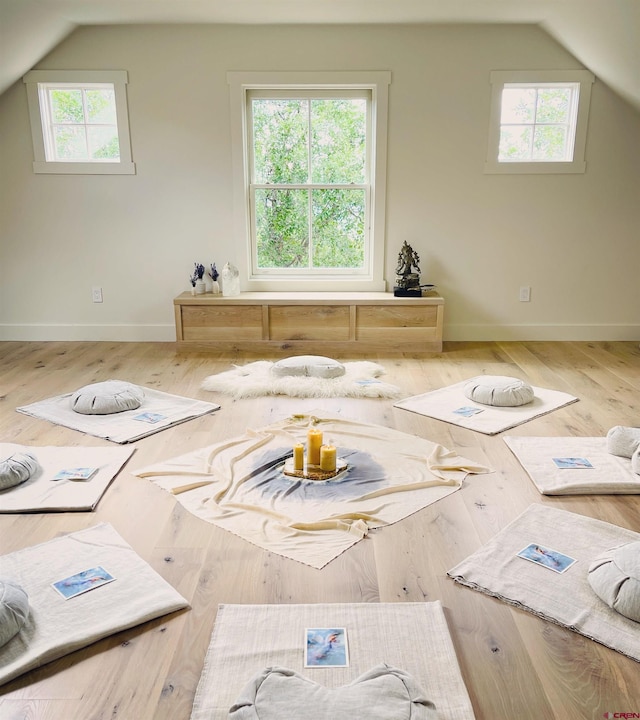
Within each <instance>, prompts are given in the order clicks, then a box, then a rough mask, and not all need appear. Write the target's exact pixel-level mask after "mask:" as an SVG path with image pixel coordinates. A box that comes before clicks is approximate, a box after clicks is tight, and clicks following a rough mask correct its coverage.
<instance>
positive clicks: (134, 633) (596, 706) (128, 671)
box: [0, 342, 640, 720]
mask: <svg viewBox="0 0 640 720" xmlns="http://www.w3.org/2000/svg"><path fill="white" fill-rule="evenodd" d="M257 359H264V358H259V357H256V356H251V355H247V354H245V355H243V356H241V357H240V356H233V355H223V354H220V353H215V354H213V353H209V354H205V353H188V354H187V353H184V354H178V353H177V352H176V348H175V346H174V345H173V344H169V343H167V344H162V343H107V342H105V343H64V342H50V343H21V342H15V343H10V342H5V343H0V439H1V440H2V441H3V442H16V443H23V444H25V445H87V446H90V445H105V444H107V445H108V444H109V443H107V441H103V440H100V439H98V438H93V437H90V436H85V435H83V434H81V433H78V432H75V431H73V430H70V429H66V428H62V427H58V426H54V425H52V424H50V423H48V422H46V421H42V420H37V419H34V418H30V417H28V416H25V415H22V414H20V413H17V412H15V407H17V406H20V405H24V404H28V403H30V402H35V401H36V400H40V399H43V398H46V397H51V396H53V395H58V394H61V393H63V392H71V391H73V390H75V389H76V388H78V387H80V386H82V385H85V384H87V383H91V382H97V381H101V380H107V379H121V380H128V381H130V382H133V383H137V384H140V385H143V386H147V387H153V388H156V389H159V390H163V391H166V392H170V393H175V394H180V395H185V396H190V397H194V398H199V399H202V400H212V401H215V402H219V403H220V404H221V406H222V408H221V409H220V410H219V411H218V412H216V413H214V414H212V415H208V416H205V417H202V418H199V419H196V420H192V421H190V422H187V423H184V424H182V425H178V426H177V427H174V428H172V429H169V430H165V431H163V432H160V433H157V434H155V435H153V436H151V437H149V438H145V439H143V440H140V441H138V442H137V443H135V447H136V451H135V453H134V454H133V457H132V458H131V460H130V461H129V463H128V465H127V466H126V467H125V469H124V470H123V471H122V472H121V473H120V474H119V475H118V477H117V478H116V479H115V481H114V482H113V484H112V485H111V487H110V488H109V489H108V490H107V492H106V494H105V495H104V497H103V498H102V500H101V501H100V503H99V505H98V506H97V508H96V510H95V511H94V512H91V513H51V514H32V515H27V514H25V515H2V516H0V552H2V553H7V552H11V551H13V550H17V549H20V548H23V547H27V546H30V545H34V544H36V543H39V542H44V541H46V540H49V539H51V538H53V537H55V536H56V535H59V534H61V533H66V532H70V531H74V530H79V529H81V528H85V527H89V526H91V525H94V524H96V523H97V522H101V521H106V522H109V523H111V524H112V525H113V526H114V528H115V529H116V530H117V531H118V532H119V533H120V534H121V535H122V536H123V537H124V538H125V540H127V542H128V543H129V544H130V545H131V546H132V547H133V548H134V549H135V550H136V551H137V552H138V554H139V555H141V556H142V557H143V558H144V559H145V560H146V561H147V562H148V563H150V565H151V566H152V567H153V568H155V569H156V570H157V571H158V572H159V573H160V574H161V575H162V576H163V577H164V578H165V579H166V580H167V581H168V582H170V583H171V584H172V585H173V586H174V587H175V588H176V589H177V590H178V591H179V592H180V593H182V594H183V595H184V596H185V597H186V598H187V599H188V600H189V602H190V603H191V609H190V610H188V611H183V612H179V613H175V614H173V615H169V616H165V617H163V618H161V619H158V620H156V621H152V622H149V623H146V624H145V625H142V626H139V627H137V628H135V629H133V630H129V631H126V632H121V633H119V634H117V635H114V636H112V637H109V638H107V639H104V640H102V641H100V642H98V643H95V644H94V645H92V646H91V647H89V648H87V649H85V650H81V651H78V652H75V653H72V654H70V655H68V656H66V657H64V658H62V659H60V660H58V661H56V662H53V663H50V664H49V665H47V666H45V667H42V668H40V669H39V670H36V671H33V672H31V673H28V674H26V675H24V676H22V677H21V678H18V679H16V680H14V681H13V682H11V683H9V684H7V685H5V686H4V687H2V688H0V718H2V720H18V718H19V719H20V720H22V719H27V718H28V719H30V720H32V719H36V720H107V719H108V718H109V719H111V720H114V719H115V720H187V719H188V718H189V715H190V712H191V706H192V702H193V698H194V692H195V689H196V686H197V682H198V678H199V675H200V672H201V668H202V663H203V658H204V654H205V651H206V648H207V646H208V643H209V639H210V634H211V630H212V627H213V623H214V620H215V616H216V608H217V606H218V604H219V603H300V602H303V603H307V602H310V603H315V602H318V603H328V602H399V603H401V602H423V601H424V602H428V601H433V600H441V601H442V603H443V605H444V607H445V612H446V617H447V621H448V623H449V628H450V631H451V636H452V639H453V642H454V645H455V648H456V651H457V654H458V659H459V662H460V666H461V669H462V673H463V676H464V679H465V682H466V685H467V688H468V691H469V694H470V697H471V700H472V703H473V707H474V710H475V713H476V717H477V718H478V720H511V718H514V719H515V718H518V719H519V720H529V719H531V720H534V719H535V720H546V719H549V720H551V719H552V718H555V719H557V720H574V719H575V720H582V719H583V718H594V719H595V718H602V717H603V716H604V715H605V713H606V712H610V713H614V712H618V713H623V712H627V713H631V712H635V713H640V664H639V663H637V662H634V661H633V660H630V659H628V658H626V657H624V656H622V655H620V654H619V653H616V652H614V651H612V650H609V649H607V648H605V647H602V646H600V645H598V644H597V643H595V642H592V641H590V640H587V639H586V638H584V637H582V636H580V635H578V634H575V633H572V632H570V631H568V630H565V629H563V628H561V627H558V626H556V625H553V624H549V623H547V622H544V621H543V620H540V619H539V618H537V617H534V616H533V615H531V614H529V613H526V612H522V611H519V610H516V609H514V608H511V607H510V606H508V605H506V604H504V603H502V602H500V601H498V600H495V599H492V598H489V597H486V596H484V595H482V594H480V593H477V592H474V591H472V590H469V589H467V588H464V587H461V586H458V585H457V584H455V583H454V582H453V581H452V580H450V579H449V578H448V577H447V576H446V571H447V570H448V569H450V568H452V567H453V566H454V565H456V564H457V563H458V562H460V561H461V560H462V559H464V558H465V557H466V556H467V555H469V554H470V553H471V552H473V551H474V550H475V549H476V548H478V547H479V546H480V545H481V544H483V543H484V542H486V541H487V540H489V539H490V538H491V537H492V536H493V535H494V534H495V533H496V532H498V531H499V530H500V529H502V528H503V527H504V526H505V525H506V524H507V523H509V522H510V521H511V520H513V519H514V518H515V517H516V516H517V515H519V514H520V513H521V512H522V511H523V510H525V509H526V508H527V506H528V505H529V504H531V503H543V504H546V505H549V506H553V507H557V508H562V509H564V510H569V511H573V512H577V513H581V514H583V515H588V516H590V517H594V518H598V519H600V520H605V521H607V522H610V523H614V524H617V525H620V526H623V527H626V528H630V529H632V530H635V531H640V497H637V496H624V495H623V496H577V497H556V498H551V497H549V498H546V497H543V496H541V495H540V494H539V493H538V491H537V490H536V489H535V487H534V485H533V484H532V483H531V481H530V480H529V479H528V477H527V475H526V474H525V472H524V470H523V469H522V468H521V466H520V465H519V463H518V462H517V461H516V460H515V458H514V456H513V455H512V454H511V452H510V451H509V449H508V448H507V446H506V445H505V443H504V442H503V440H502V438H501V436H500V435H497V436H493V437H490V436H486V435H482V434H480V433H475V432H472V431H469V430H464V429H460V428H457V427H455V426H453V425H449V424H446V423H443V422H439V421H437V420H432V419H429V418H425V417H422V416H419V415H415V414H413V413H409V412H406V411H403V410H399V409H394V408H393V406H392V405H393V402H392V401H390V400H345V399H339V400H314V401H307V400H301V399H292V398H286V397H277V398H258V399H255V400H241V401H236V402H234V401H231V400H230V399H228V398H227V397H226V396H223V395H216V394H213V393H209V392H205V391H203V390H201V389H200V383H201V382H202V380H203V379H204V378H205V377H206V376H207V375H211V374H214V373H217V372H221V371H223V370H227V369H229V368H230V367H231V365H232V364H233V363H239V364H242V363H244V362H250V361H253V360H257ZM341 359H343V360H356V359H362V358H360V357H357V356H350V357H344V358H341ZM368 359H373V360H376V361H378V362H380V363H381V364H382V365H384V367H385V369H386V375H385V380H387V381H388V382H390V383H393V384H396V385H398V386H400V388H401V389H402V392H403V395H404V396H410V395H415V394H418V393H421V392H426V391H428V390H432V389H436V388H439V387H443V386H445V385H449V384H451V383H453V382H458V381H460V380H464V379H466V378H468V377H471V376H473V375H477V374H480V373H487V374H495V375H514V376H518V377H522V378H525V379H527V380H528V381H529V382H531V383H532V384H533V385H538V386H541V387H548V388H552V389H555V390H561V391H565V392H569V393H572V394H574V395H576V396H577V397H579V398H580V401H579V402H577V403H574V404H572V405H569V406H568V407H566V408H563V409H561V410H558V411H555V412H553V413H550V414H549V415H546V416H544V417H541V418H538V419H536V420H533V421H531V422H529V423H526V424H524V425H521V426H519V427H518V428H515V429H513V430H511V431H509V432H510V434H518V435H561V436H562V435H564V436H566V435H577V436H602V435H605V434H606V432H607V430H608V429H609V428H610V427H612V426H614V425H627V426H634V425H635V426H637V425H640V422H639V419H640V350H639V348H638V344H637V343H624V342H619V343H606V342H589V343H587V342H582V343H578V342H565V343H552V342H524V343H500V342H495V343H494V342H484V343H445V348H444V352H443V353H440V354H434V355H426V356H424V357H422V358H420V357H415V356H399V355H391V354H390V355H387V356H385V355H384V354H382V353H381V354H379V355H378V356H377V357H374V358H368ZM313 408H320V409H323V410H335V409H338V408H340V409H341V413H342V414H343V415H348V416H350V417H353V418H355V419H358V420H363V421H366V422H372V423H378V424H381V425H387V426H390V427H393V428H396V429H398V430H401V431H403V432H406V433H410V434H414V435H417V436H420V437H424V438H427V439H429V440H432V441H434V442H439V443H441V444H443V445H444V446H446V447H449V448H452V449H453V448H455V449H457V450H458V451H459V452H460V454H462V455H464V456H465V457H468V458H471V459H473V460H476V461H478V462H480V463H483V464H486V465H489V466H491V467H492V468H494V469H495V472H493V473H491V474H488V475H479V476H475V477H470V478H469V479H468V480H467V481H466V482H465V483H464V486H463V488H462V489H461V490H460V491H459V492H456V493H453V494H452V495H450V496H449V497H447V498H445V499H444V500H441V501H439V502H437V503H435V504H433V505H431V506H429V507H428V508H426V509H424V510H422V511H420V512H417V513H415V514H414V515H412V516H410V517H409V518H406V519H405V520H402V521H401V522H399V523H397V524H395V525H392V526H390V527H386V528H383V529H381V530H378V531H375V532H372V533H371V534H370V535H369V536H368V537H367V538H365V539H364V540H363V541H362V542H360V543H358V544H357V545H355V546H354V547H353V548H352V549H350V550H348V551H347V552H345V553H344V554H343V555H341V556H340V557H338V558H337V559H336V560H334V561H333V562H331V563H329V565H327V566H326V567H325V568H324V569H322V570H314V569H312V568H310V567H307V566H304V565H302V564H300V563H297V562H294V561H291V560H287V559H285V558H282V557H280V556H278V555H274V554H271V553H269V552H265V551H263V550H260V549H259V548H257V547H254V546H252V545H250V544H249V543H247V542H245V541H244V540H242V539H240V538H238V537H236V536H234V535H232V534H230V533H228V532H225V531H223V530H221V529H218V528H216V527H214V526H213V525H209V524H208V523H206V522H203V521H202V520H199V519H197V518H195V517H193V516H192V515H191V514H189V513H188V512H186V511H185V510H184V509H183V508H182V507H181V505H179V504H178V503H177V502H176V501H175V499H174V498H173V497H172V496H171V495H169V494H168V493H166V492H165V491H163V490H162V489H160V488H159V487H157V486H155V485H154V484H153V483H151V482H149V481H148V480H145V479H141V478H137V477H134V476H133V475H132V474H131V472H132V471H134V470H135V469H137V468H140V467H142V466H144V465H147V464H149V463H151V462H155V461H158V460H165V459H168V458H171V457H173V456H176V455H179V454H182V453H185V452H188V451H190V450H193V449H196V448H199V447H202V446H204V445H208V444H211V443H214V442H216V441H218V440H222V439H225V438H230V437H233V436H235V435H239V434H241V433H243V432H244V430H245V429H246V428H247V427H259V426H261V425H266V424H268V423H270V422H273V421H275V420H279V419H281V418H283V417H285V416H287V415H289V414H291V413H294V412H300V411H302V410H305V409H313ZM425 652H429V649H428V648H425ZM366 717H367V712H366V709H363V712H362V715H361V716H360V718H362V720H365V719H366ZM360 718H354V720H360Z"/></svg>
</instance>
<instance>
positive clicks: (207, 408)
mask: <svg viewBox="0 0 640 720" xmlns="http://www.w3.org/2000/svg"><path fill="white" fill-rule="evenodd" d="M142 389H143V390H144V402H143V403H142V405H141V406H140V407H139V408H137V409H136V410H125V411H124V412H120V413H113V414H111V415H82V414H81V413H77V412H75V411H74V410H72V409H71V404H70V398H71V397H72V395H73V393H72V392H71V393H66V394H65V395H57V396H56V397H52V398H48V399H46V400H40V401H39V402H35V403H32V404H31V405H24V406H22V407H18V408H16V410H17V411H18V412H20V413H24V414H25V415H31V417H35V418H39V419H41V420H49V422H52V423H55V424H56V425H63V426H64V427H68V428H71V429H72V430H79V431H80V432H84V433H87V434H88V435H94V436H95V437H101V438H104V439H105V440H111V441H112V442H115V443H129V442H135V441H136V440H140V439H141V438H144V437H147V436H149V435H153V434H154V433H157V432H159V431H160V430H165V429H166V428H168V427H172V426H173V425H177V424H179V423H182V422H185V421H186V420H192V419H193V418H196V417H199V416H200V415H205V414H206V413H210V412H213V411H214V410H218V409H219V408H220V405H217V404H216V403H210V402H204V401H203V400H193V399H191V398H185V397H181V396H180V395H171V394H170V393H165V392H161V391H160V390H154V389H153V388H147V387H145V388H142ZM145 413H152V414H153V415H157V416H161V417H160V419H158V420H157V421H156V422H146V421H144V420H142V419H136V418H140V417H142V416H143V415H144V414H145Z"/></svg>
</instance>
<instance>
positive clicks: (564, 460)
mask: <svg viewBox="0 0 640 720" xmlns="http://www.w3.org/2000/svg"><path fill="white" fill-rule="evenodd" d="M553 462H554V463H555V464H556V467H558V468H560V469H561V470H564V469H570V468H574V469H586V468H593V465H592V464H591V463H590V462H589V461H588V460H587V458H581V457H557V458H553Z"/></svg>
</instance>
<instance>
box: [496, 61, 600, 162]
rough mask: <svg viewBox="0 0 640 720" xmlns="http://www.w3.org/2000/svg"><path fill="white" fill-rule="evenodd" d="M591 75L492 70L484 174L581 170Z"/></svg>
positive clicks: (585, 73)
mask: <svg viewBox="0 0 640 720" xmlns="http://www.w3.org/2000/svg"><path fill="white" fill-rule="evenodd" d="M592 82H593V75H592V74H591V73H589V72H586V71H579V70H578V71H549V70H547V71H535V72H534V71H528V72H515V71H514V72H493V73H491V83H492V89H493V92H492V113H491V124H490V137H489V156H488V159H487V164H486V167H485V169H486V171H487V172H489V173H501V172H502V173H536V172H539V173H577V172H584V169H585V162H584V150H585V144H586V128H587V118H588V113H589V99H590V94H591V84H592Z"/></svg>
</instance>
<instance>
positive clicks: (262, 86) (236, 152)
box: [227, 71, 391, 292]
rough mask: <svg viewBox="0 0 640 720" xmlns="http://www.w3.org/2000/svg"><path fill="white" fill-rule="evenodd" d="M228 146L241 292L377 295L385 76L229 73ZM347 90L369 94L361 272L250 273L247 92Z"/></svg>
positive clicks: (381, 271)
mask: <svg viewBox="0 0 640 720" xmlns="http://www.w3.org/2000/svg"><path fill="white" fill-rule="evenodd" d="M227 82H228V84H229V89H230V102H231V146H232V161H233V196H234V239H235V243H234V245H235V247H236V248H237V251H238V259H237V264H238V266H239V269H240V271H241V278H242V280H241V284H242V289H243V290H249V291H267V292H269V291H278V290H292V291H298V290H307V291H314V290H319V291H339V290H349V291H356V292H358V291H362V292H364V291H383V290H385V289H386V284H385V280H384V247H385V206H386V175H387V115H388V97H389V84H390V82H391V73H390V72H386V71H380V72H229V73H227ZM332 89H333V90H348V89H364V90H368V91H370V93H371V119H370V122H371V134H370V138H371V140H372V142H371V151H370V156H369V157H370V172H369V180H370V186H371V197H370V202H369V208H370V212H369V216H368V218H367V220H368V223H369V243H368V252H365V255H366V260H367V262H366V267H365V268H364V270H358V271H357V272H355V271H353V272H349V271H348V270H347V271H346V272H345V270H344V269H342V268H340V269H337V270H336V271H333V270H332V271H330V272H329V273H326V272H325V273H324V274H319V273H318V272H317V271H313V270H310V271H299V272H297V273H296V272H291V271H290V270H287V272H286V273H279V272H277V271H269V272H261V273H260V274H258V273H256V272H254V270H253V258H254V252H253V246H254V242H253V240H254V239H253V237H252V222H251V206H250V199H251V198H250V182H251V167H250V164H251V148H250V146H249V139H248V132H247V130H248V111H247V102H248V95H249V93H250V91H252V90H259V91H262V90H292V91H295V90H302V91H305V90H306V91H310V90H332Z"/></svg>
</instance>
